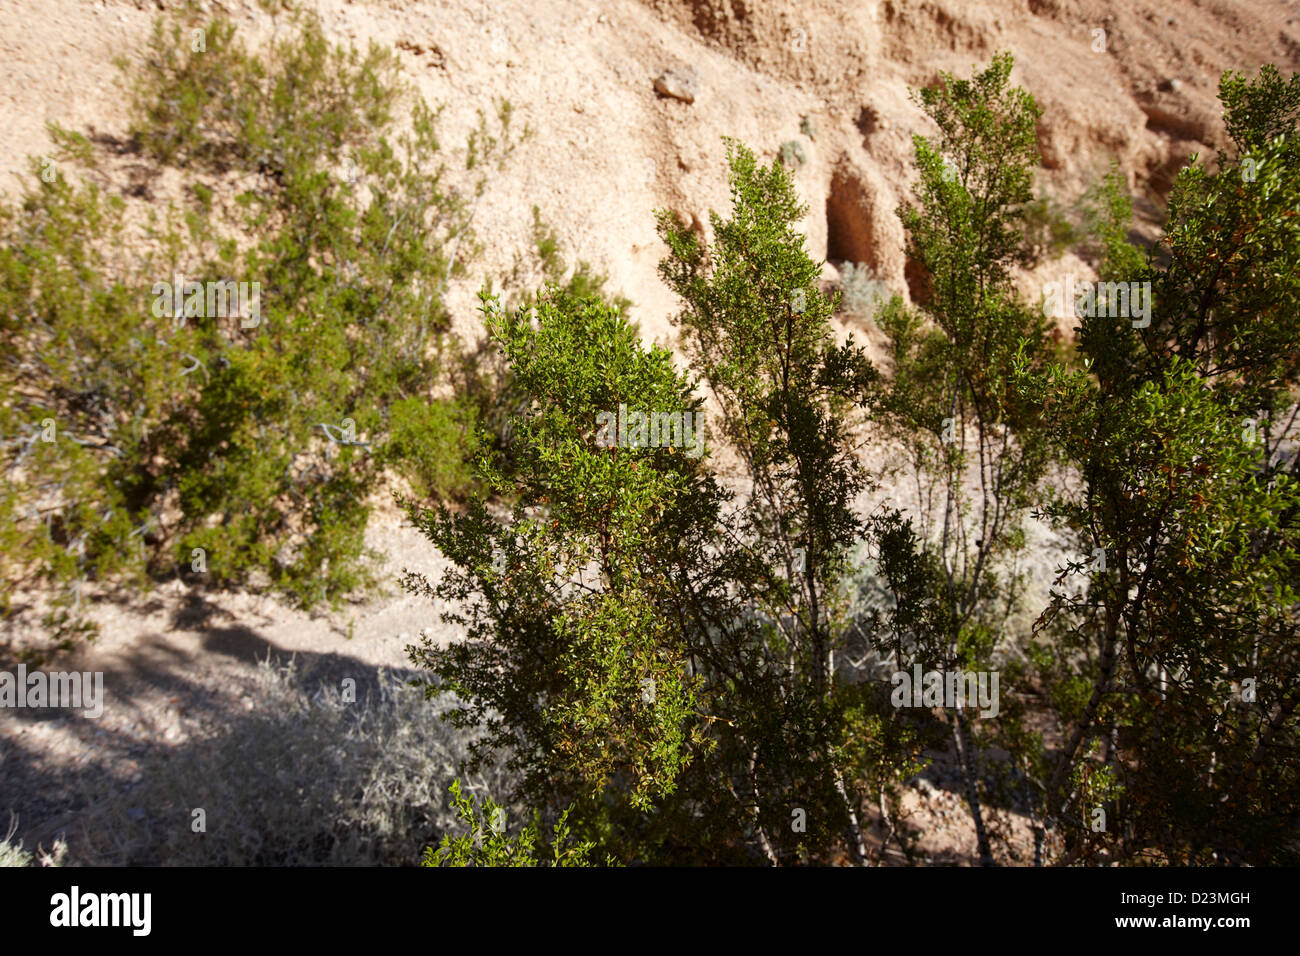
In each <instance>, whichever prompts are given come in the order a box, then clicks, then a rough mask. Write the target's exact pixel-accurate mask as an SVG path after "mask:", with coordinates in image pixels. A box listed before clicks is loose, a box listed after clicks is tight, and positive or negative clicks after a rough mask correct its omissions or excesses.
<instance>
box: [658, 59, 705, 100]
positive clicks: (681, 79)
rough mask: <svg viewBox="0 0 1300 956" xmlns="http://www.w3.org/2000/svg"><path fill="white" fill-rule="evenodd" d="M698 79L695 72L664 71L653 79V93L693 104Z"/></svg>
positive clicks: (685, 70) (691, 70)
mask: <svg viewBox="0 0 1300 956" xmlns="http://www.w3.org/2000/svg"><path fill="white" fill-rule="evenodd" d="M699 85H700V78H699V75H698V74H697V73H696V72H695V70H693V69H691V68H690V67H687V68H686V69H684V70H664V71H663V72H662V73H660V74H659V75H658V76H657V77H655V92H656V93H658V94H659V95H660V96H671V97H672V98H673V99H675V100H681V101H682V102H683V103H694V102H695V94H696V92H697V91H698V89H699Z"/></svg>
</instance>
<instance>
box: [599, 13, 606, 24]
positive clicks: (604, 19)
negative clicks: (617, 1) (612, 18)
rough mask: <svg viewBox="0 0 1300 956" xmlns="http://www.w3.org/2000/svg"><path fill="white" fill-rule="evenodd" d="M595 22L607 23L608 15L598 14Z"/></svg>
mask: <svg viewBox="0 0 1300 956" xmlns="http://www.w3.org/2000/svg"><path fill="white" fill-rule="evenodd" d="M596 22H597V23H609V17H607V16H605V14H603V13H602V14H601V15H600V16H598V17H597V18H596Z"/></svg>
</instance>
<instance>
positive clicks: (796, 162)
mask: <svg viewBox="0 0 1300 956" xmlns="http://www.w3.org/2000/svg"><path fill="white" fill-rule="evenodd" d="M781 162H782V164H784V165H785V166H789V167H791V168H793V167H796V166H802V165H804V164H805V163H807V162H808V157H807V156H805V155H804V152H803V144H802V143H800V142H799V141H798V140H797V139H791V140H786V141H785V142H784V143H782V144H781Z"/></svg>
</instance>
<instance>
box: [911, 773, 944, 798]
mask: <svg viewBox="0 0 1300 956" xmlns="http://www.w3.org/2000/svg"><path fill="white" fill-rule="evenodd" d="M916 789H918V790H920V791H921V796H923V797H925V798H926V799H927V800H930V799H933V798H934V797H937V796H938V795H939V788H938V787H936V786H935V785H934V784H932V783H931V782H930V781H929V780H927V779H925V777H917V778H916Z"/></svg>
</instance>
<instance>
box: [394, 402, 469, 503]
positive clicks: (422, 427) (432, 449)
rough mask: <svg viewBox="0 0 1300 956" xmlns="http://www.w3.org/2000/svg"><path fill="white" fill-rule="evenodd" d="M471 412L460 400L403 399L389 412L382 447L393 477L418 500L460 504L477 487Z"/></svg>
mask: <svg viewBox="0 0 1300 956" xmlns="http://www.w3.org/2000/svg"><path fill="white" fill-rule="evenodd" d="M476 424H477V418H476V416H475V410H474V407H473V406H472V405H471V404H470V403H469V402H468V401H466V400H465V399H438V400H435V401H432V402H426V401H424V400H423V399H420V398H406V399H402V400H401V401H400V402H397V403H395V404H394V405H393V407H392V408H391V409H390V411H389V422H388V428H389V433H388V444H387V445H386V446H385V451H386V453H387V454H388V455H389V456H391V458H392V460H393V461H394V463H395V464H396V467H397V469H398V471H399V472H400V473H401V474H402V475H403V476H404V477H405V478H407V479H408V480H409V481H410V482H411V486H412V489H413V490H414V492H415V494H416V496H417V497H419V498H437V499H441V500H464V499H466V498H467V497H469V496H470V494H471V493H472V492H473V491H474V490H475V488H476V487H477V483H476V481H475V478H474V473H473V468H472V465H471V462H472V461H473V458H474V455H475V453H476V452H477V450H478V447H479V445H478V436H477V434H476V432H475V426H476Z"/></svg>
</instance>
